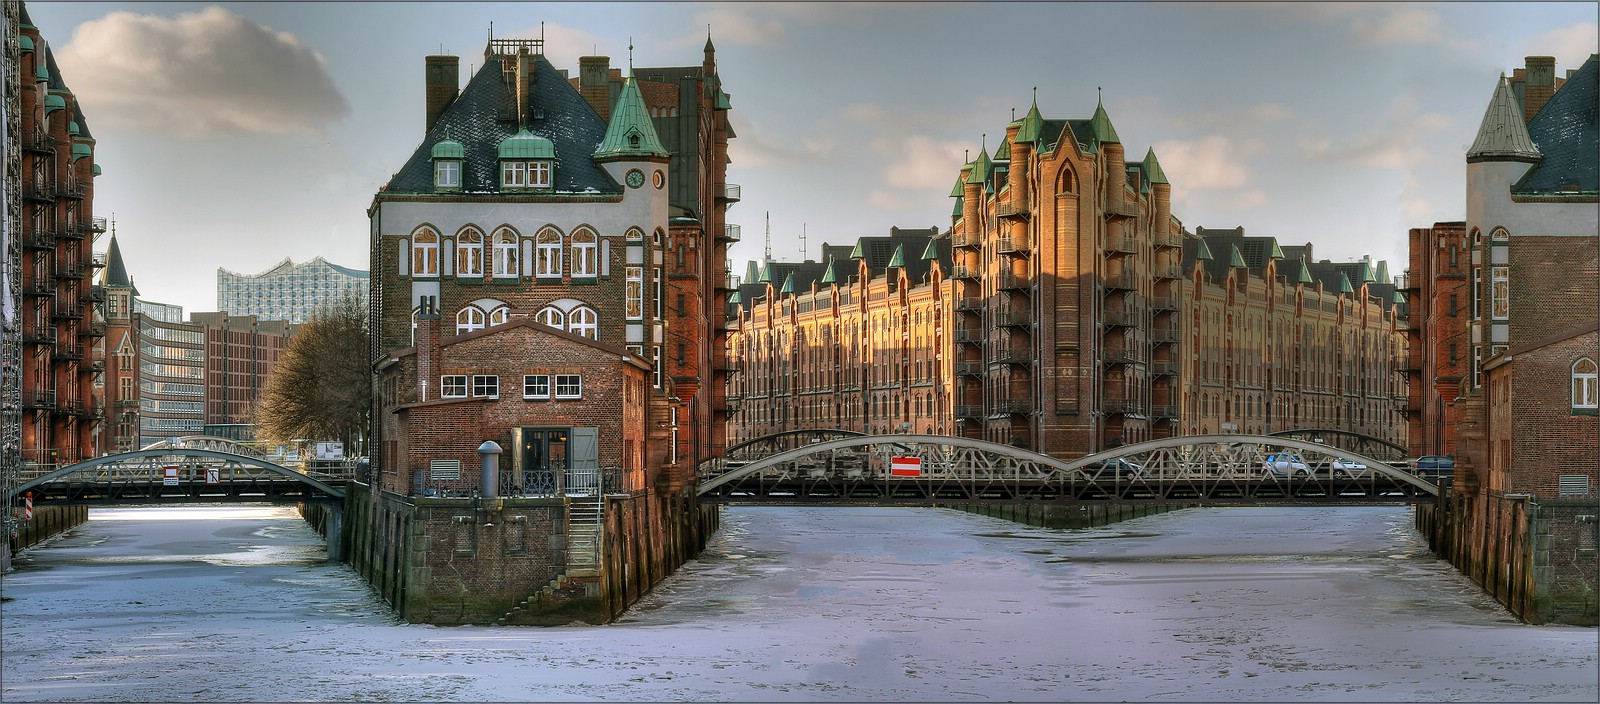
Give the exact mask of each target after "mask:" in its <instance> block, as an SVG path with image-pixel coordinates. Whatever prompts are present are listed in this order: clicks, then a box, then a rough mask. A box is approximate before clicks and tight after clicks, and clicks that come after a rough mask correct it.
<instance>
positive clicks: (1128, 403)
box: [1100, 397, 1144, 413]
mask: <svg viewBox="0 0 1600 704" xmlns="http://www.w3.org/2000/svg"><path fill="white" fill-rule="evenodd" d="M1143 405H1144V403H1143V402H1142V401H1140V400H1138V399H1132V398H1116V397H1111V398H1107V399H1106V402H1105V403H1103V404H1101V405H1100V408H1101V410H1103V411H1105V412H1106V413H1137V412H1139V410H1140V408H1141V407H1142V406H1143Z"/></svg>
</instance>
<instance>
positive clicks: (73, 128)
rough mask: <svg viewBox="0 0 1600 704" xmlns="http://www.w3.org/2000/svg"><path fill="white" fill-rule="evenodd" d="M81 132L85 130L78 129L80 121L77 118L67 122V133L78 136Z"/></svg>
mask: <svg viewBox="0 0 1600 704" xmlns="http://www.w3.org/2000/svg"><path fill="white" fill-rule="evenodd" d="M81 132H83V130H80V129H78V121H77V120H73V121H71V122H68V123H67V134H70V135H72V136H74V137H76V136H78V134H79V133H81Z"/></svg>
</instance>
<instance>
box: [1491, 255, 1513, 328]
mask: <svg viewBox="0 0 1600 704" xmlns="http://www.w3.org/2000/svg"><path fill="white" fill-rule="evenodd" d="M1509 270H1510V267H1504V266H1494V267H1489V277H1490V281H1489V299H1490V300H1489V315H1490V316H1492V317H1494V318H1495V319H1496V320H1503V319H1505V318H1508V317H1510V316H1511V281H1510V275H1509V273H1508V272H1509Z"/></svg>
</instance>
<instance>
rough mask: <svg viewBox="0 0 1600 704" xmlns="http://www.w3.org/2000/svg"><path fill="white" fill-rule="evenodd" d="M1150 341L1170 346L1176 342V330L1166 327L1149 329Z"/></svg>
mask: <svg viewBox="0 0 1600 704" xmlns="http://www.w3.org/2000/svg"><path fill="white" fill-rule="evenodd" d="M1150 341H1151V342H1156V343H1162V344H1172V343H1175V342H1177V341H1178V329H1177V328H1172V327H1166V326H1158V327H1153V328H1150Z"/></svg>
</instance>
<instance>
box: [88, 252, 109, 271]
mask: <svg viewBox="0 0 1600 704" xmlns="http://www.w3.org/2000/svg"><path fill="white" fill-rule="evenodd" d="M89 266H92V267H94V268H96V269H104V268H106V253H105V252H95V253H94V257H93V258H91V259H90V260H89Z"/></svg>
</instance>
